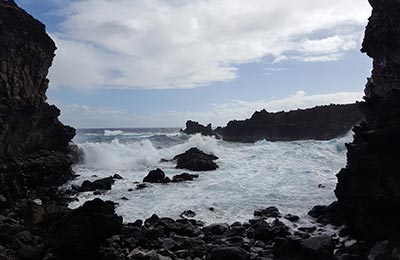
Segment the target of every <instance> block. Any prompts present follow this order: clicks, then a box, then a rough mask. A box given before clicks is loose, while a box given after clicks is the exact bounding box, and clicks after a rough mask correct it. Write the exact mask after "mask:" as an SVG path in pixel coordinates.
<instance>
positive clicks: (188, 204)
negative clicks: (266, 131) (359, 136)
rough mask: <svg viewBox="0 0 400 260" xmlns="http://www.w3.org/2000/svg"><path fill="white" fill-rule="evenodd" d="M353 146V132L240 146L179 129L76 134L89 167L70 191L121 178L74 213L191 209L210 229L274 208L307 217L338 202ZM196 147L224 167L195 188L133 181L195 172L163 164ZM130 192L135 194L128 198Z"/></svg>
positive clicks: (132, 216) (166, 213) (81, 169)
mask: <svg viewBox="0 0 400 260" xmlns="http://www.w3.org/2000/svg"><path fill="white" fill-rule="evenodd" d="M351 140H352V135H351V134H350V133H349V134H348V135H347V136H345V137H342V138H339V139H334V140H331V141H296V142H267V141H260V142H257V143H255V144H242V143H230V142H224V141H221V140H216V139H214V138H210V137H203V136H200V135H195V136H187V135H184V134H181V133H180V132H179V129H166V128H163V129H84V130H78V134H77V136H76V137H75V140H74V141H75V143H77V144H78V145H79V146H80V147H82V148H83V149H84V151H85V162H84V163H83V164H81V165H76V166H75V168H74V170H75V172H76V173H77V174H79V175H80V177H79V178H77V179H76V180H74V181H72V182H71V183H69V184H68V185H71V184H77V185H80V184H81V183H82V182H83V181H84V180H96V179H99V178H103V177H108V176H111V175H114V174H119V175H121V176H123V177H124V179H122V180H117V181H116V182H115V184H114V185H113V188H112V190H111V191H107V192H106V193H105V194H103V195H99V196H95V195H93V192H85V193H81V194H80V195H79V196H78V199H79V201H77V202H73V203H71V205H70V207H72V208H75V207H78V206H79V205H82V204H83V203H84V202H85V201H86V200H91V199H93V198H94V197H100V198H102V199H105V200H112V201H114V202H117V203H119V205H118V207H117V213H118V214H120V215H121V216H123V218H124V221H126V222H131V221H134V220H136V219H146V218H148V217H150V216H151V215H152V214H153V213H156V214H158V215H159V216H163V217H172V218H178V217H179V215H180V213H182V212H183V211H185V210H193V211H195V212H196V213H197V216H196V219H200V220H203V221H205V222H207V223H215V222H228V223H232V222H234V221H245V220H248V219H250V218H251V217H252V215H253V212H254V210H256V209H258V208H262V207H268V206H277V207H278V208H279V210H280V211H281V212H282V213H283V214H285V213H291V214H298V215H300V216H305V215H306V214H307V211H308V210H310V209H311V208H312V206H314V205H317V204H329V203H330V202H332V201H333V200H334V199H335V196H334V192H333V191H334V188H335V186H336V177H335V174H336V173H337V172H338V171H339V170H340V169H341V168H342V167H344V166H345V163H346V147H345V143H346V142H350V141H351ZM191 147H197V148H199V149H201V150H203V151H204V152H207V153H213V154H215V155H216V156H218V157H219V160H217V164H218V165H219V169H218V170H216V171H210V172H197V173H198V174H199V178H198V179H195V180H194V181H192V182H182V183H170V184H149V187H148V188H146V189H143V190H136V189H135V187H136V184H135V182H137V181H142V180H143V177H145V176H146V175H147V173H148V172H149V171H150V170H153V169H154V168H157V167H158V168H160V169H162V170H163V171H164V172H165V173H166V174H167V175H168V176H170V177H172V176H173V175H176V174H180V173H182V172H190V171H184V170H179V169H175V164H174V163H173V162H163V163H161V162H160V160H161V159H171V158H173V157H174V156H175V155H177V154H179V153H182V152H185V151H186V150H188V149H189V148H191ZM321 185H322V187H319V186H321ZM130 188H133V189H134V191H130V192H129V191H128V190H129V189H130ZM122 197H126V198H127V199H129V200H123V199H121V198H122ZM210 207H213V208H214V211H210V210H209V208H210Z"/></svg>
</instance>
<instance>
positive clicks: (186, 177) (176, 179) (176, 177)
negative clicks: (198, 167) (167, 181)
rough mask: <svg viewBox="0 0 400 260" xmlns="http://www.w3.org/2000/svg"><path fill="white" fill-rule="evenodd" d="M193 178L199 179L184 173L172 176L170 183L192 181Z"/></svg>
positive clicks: (194, 175)
mask: <svg viewBox="0 0 400 260" xmlns="http://www.w3.org/2000/svg"><path fill="white" fill-rule="evenodd" d="M195 178H199V175H198V174H190V173H187V172H184V173H182V174H178V175H174V177H172V182H182V181H193V180H194V179H195Z"/></svg>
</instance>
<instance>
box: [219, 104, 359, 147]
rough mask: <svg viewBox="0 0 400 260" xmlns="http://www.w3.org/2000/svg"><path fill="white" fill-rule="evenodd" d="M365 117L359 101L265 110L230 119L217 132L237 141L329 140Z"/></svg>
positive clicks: (343, 133)
mask: <svg viewBox="0 0 400 260" xmlns="http://www.w3.org/2000/svg"><path fill="white" fill-rule="evenodd" d="M362 118H363V117H362V114H361V112H360V110H359V109H358V105H357V104H349V105H329V106H317V107H314V108H310V109H305V110H301V109H299V110H294V111H289V112H278V113H269V112H267V111H266V110H261V111H259V112H255V113H254V114H253V116H252V117H251V118H250V119H246V120H244V121H236V120H234V121H230V122H229V123H228V124H227V126H226V127H224V128H221V129H218V130H217V132H218V133H219V134H220V135H221V136H222V138H223V139H224V140H225V141H233V142H256V141H259V140H264V139H265V140H267V141H295V140H310V139H313V140H329V139H333V138H336V137H339V136H343V135H345V134H346V133H347V132H349V131H350V130H351V128H352V127H353V126H354V125H355V124H357V123H359V122H360V121H361V120H362Z"/></svg>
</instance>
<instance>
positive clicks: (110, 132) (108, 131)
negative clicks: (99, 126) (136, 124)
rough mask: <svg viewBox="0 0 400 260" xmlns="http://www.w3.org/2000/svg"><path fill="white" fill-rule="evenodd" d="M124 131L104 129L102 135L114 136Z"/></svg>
mask: <svg viewBox="0 0 400 260" xmlns="http://www.w3.org/2000/svg"><path fill="white" fill-rule="evenodd" d="M123 133H124V131H122V130H104V135H105V136H116V135H122V134H123Z"/></svg>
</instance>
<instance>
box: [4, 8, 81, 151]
mask: <svg viewBox="0 0 400 260" xmlns="http://www.w3.org/2000/svg"><path fill="white" fill-rule="evenodd" d="M55 50H56V46H55V44H54V42H53V40H52V39H51V38H50V37H49V36H48V35H47V34H46V31H45V26H44V25H43V24H42V23H40V22H39V21H37V20H35V19H34V18H33V17H32V16H30V15H29V14H27V13H26V12H25V11H24V10H22V9H20V8H18V7H17V6H16V5H15V3H13V1H4V0H2V1H0V156H17V155H18V156H20V155H24V154H31V153H33V152H36V151H39V150H56V151H65V150H66V149H67V147H68V143H69V142H70V140H71V139H72V138H73V136H74V135H75V130H74V129H73V128H71V127H67V126H64V125H63V124H62V123H60V121H59V120H58V119H57V118H58V116H59V115H60V111H59V110H58V109H57V108H56V107H55V106H50V105H49V104H47V103H46V94H45V93H46V90H47V87H48V82H49V81H48V79H47V78H46V76H47V73H48V70H49V67H50V66H51V64H52V61H53V58H54V51H55Z"/></svg>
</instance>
